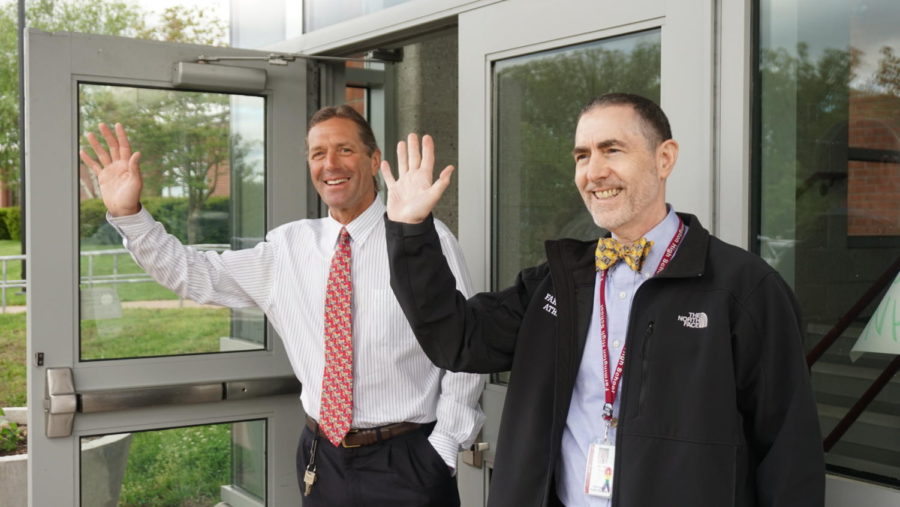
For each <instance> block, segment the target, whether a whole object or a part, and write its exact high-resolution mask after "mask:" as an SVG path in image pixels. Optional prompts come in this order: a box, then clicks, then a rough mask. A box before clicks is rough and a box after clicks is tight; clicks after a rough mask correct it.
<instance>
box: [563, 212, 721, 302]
mask: <svg viewBox="0 0 900 507" xmlns="http://www.w3.org/2000/svg"><path fill="white" fill-rule="evenodd" d="M678 216H680V217H681V219H682V220H684V224H685V225H686V226H687V228H688V231H687V234H686V235H685V236H684V242H683V243H682V244H681V246H680V247H678V252H677V253H676V254H675V257H674V258H673V259H672V262H670V263H669V265H668V266H666V269H664V270H663V272H662V273H660V274H658V275H657V277H659V278H693V277H698V276H703V273H704V271H705V268H706V254H707V251H708V250H709V231H707V230H706V229H704V228H703V225H701V224H700V220H698V219H697V217H695V216H694V215H691V214H689V213H678ZM596 245H597V240H593V241H581V240H576V239H559V240H550V241H547V242H546V243H545V248H546V252H547V260H548V261H549V262H550V264H551V265H553V264H554V263H556V262H562V267H563V269H564V270H565V272H570V273H572V277H573V278H574V280H575V283H576V284H578V285H583V284H591V285H593V283H594V276H593V274H594V272H595V268H594V249H595V247H596Z"/></svg>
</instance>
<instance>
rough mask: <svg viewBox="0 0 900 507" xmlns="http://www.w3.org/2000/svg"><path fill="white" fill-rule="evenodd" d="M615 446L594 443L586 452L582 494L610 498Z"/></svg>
mask: <svg viewBox="0 0 900 507" xmlns="http://www.w3.org/2000/svg"><path fill="white" fill-rule="evenodd" d="M615 462H616V446H614V445H609V444H603V443H601V442H594V443H592V444H591V446H590V449H589V450H588V458H587V468H586V470H585V473H584V492H585V493H586V494H588V495H591V496H597V497H600V498H612V488H613V475H614V473H615Z"/></svg>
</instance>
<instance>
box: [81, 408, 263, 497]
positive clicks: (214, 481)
mask: <svg viewBox="0 0 900 507" xmlns="http://www.w3.org/2000/svg"><path fill="white" fill-rule="evenodd" d="M265 439H266V423H265V421H249V422H238V423H229V424H216V425H209V426H191V427H185V428H175V429H166V430H159V431H144V432H139V433H119V434H110V435H101V436H92V437H83V438H82V439H81V505H83V506H85V507H94V506H106V505H121V506H139V505H140V506H160V507H162V506H165V507H175V506H184V507H189V506H190V507H193V506H199V505H216V504H218V503H219V502H228V500H229V499H230V498H235V497H242V498H247V497H250V498H253V499H255V500H258V502H259V505H265V497H266V494H265V484H266V468H265V463H266V460H265V456H266V451H265V442H266V440H265Z"/></svg>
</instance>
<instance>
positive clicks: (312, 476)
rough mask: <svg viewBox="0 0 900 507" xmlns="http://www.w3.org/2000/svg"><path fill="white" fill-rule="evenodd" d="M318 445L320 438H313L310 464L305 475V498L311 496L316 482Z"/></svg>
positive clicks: (310, 448)
mask: <svg viewBox="0 0 900 507" xmlns="http://www.w3.org/2000/svg"><path fill="white" fill-rule="evenodd" d="M318 444H319V439H318V437H313V441H312V445H311V446H310V447H309V464H308V465H306V472H305V473H304V474H303V486H304V488H303V496H309V494H310V493H312V487H313V484H315V482H316V447H318Z"/></svg>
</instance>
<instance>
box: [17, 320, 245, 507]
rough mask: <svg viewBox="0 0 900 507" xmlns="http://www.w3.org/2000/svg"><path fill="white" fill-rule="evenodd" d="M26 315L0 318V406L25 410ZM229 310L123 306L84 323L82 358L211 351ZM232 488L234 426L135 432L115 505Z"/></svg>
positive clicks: (171, 500)
mask: <svg viewBox="0 0 900 507" xmlns="http://www.w3.org/2000/svg"><path fill="white" fill-rule="evenodd" d="M25 319H26V314H24V313H19V314H0V406H24V405H25V403H26V394H25V392H26V385H25V376H26V368H25V365H26V363H25V361H26V357H25V323H26V321H25ZM229 322H230V314H229V311H228V310H227V309H205V308H175V309H147V308H124V309H122V317H121V318H118V319H107V320H90V321H89V320H85V321H82V323H81V326H82V333H83V337H82V347H83V350H84V351H85V354H84V355H85V356H86V358H91V359H99V358H110V357H141V356H155V355H163V354H190V353H199V352H215V351H217V350H218V348H219V337H221V336H228V335H229V333H230V329H229V327H230V324H229ZM230 483H231V424H220V425H213V426H197V427H189V428H177V429H172V430H164V431H150V432H142V433H136V434H134V436H133V439H132V443H131V448H130V451H129V458H128V465H127V468H126V472H125V479H124V482H123V484H122V493H121V497H120V501H119V505H123V506H129V507H130V506H135V507H136V506H166V507H168V506H181V507H199V506H209V505H214V504H216V503H217V502H218V501H219V487H220V486H221V485H223V484H230Z"/></svg>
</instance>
